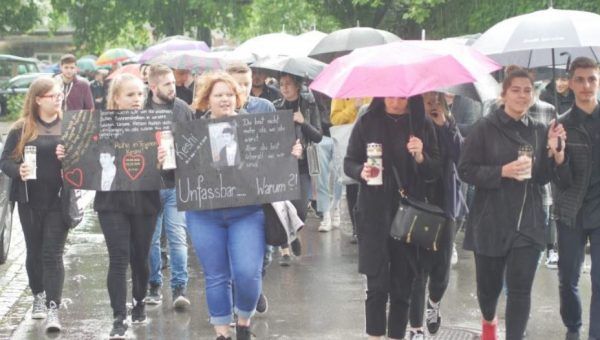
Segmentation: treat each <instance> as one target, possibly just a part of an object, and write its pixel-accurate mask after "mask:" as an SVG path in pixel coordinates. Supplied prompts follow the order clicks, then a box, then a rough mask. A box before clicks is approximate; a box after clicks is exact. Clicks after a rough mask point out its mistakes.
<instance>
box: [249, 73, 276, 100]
mask: <svg viewBox="0 0 600 340" xmlns="http://www.w3.org/2000/svg"><path fill="white" fill-rule="evenodd" d="M266 79H267V74H266V73H265V72H264V71H262V70H260V69H254V70H253V72H252V93H251V94H252V95H253V96H255V97H260V98H264V99H266V100H268V101H270V102H271V103H272V102H274V101H276V100H277V99H280V98H281V92H280V91H279V90H278V89H276V88H274V87H273V86H269V85H267V83H266V82H265V81H266Z"/></svg>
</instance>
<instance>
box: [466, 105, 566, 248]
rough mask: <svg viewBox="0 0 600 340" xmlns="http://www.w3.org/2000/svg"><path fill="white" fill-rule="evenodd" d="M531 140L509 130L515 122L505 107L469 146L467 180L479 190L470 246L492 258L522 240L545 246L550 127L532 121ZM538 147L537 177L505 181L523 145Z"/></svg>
mask: <svg viewBox="0 0 600 340" xmlns="http://www.w3.org/2000/svg"><path fill="white" fill-rule="evenodd" d="M527 119H528V126H527V129H528V130H529V131H530V132H531V137H530V138H528V139H527V140H525V139H524V138H523V137H521V136H520V135H519V134H518V133H517V132H516V131H514V130H513V129H509V128H508V126H509V125H508V124H511V122H512V123H514V120H513V119H512V118H510V117H509V116H508V115H507V114H506V113H505V112H504V107H503V106H502V107H501V108H499V109H498V110H496V111H495V112H493V113H491V114H489V115H487V116H485V117H484V118H482V119H481V120H480V121H479V122H478V123H477V124H476V125H475V126H474V127H473V129H472V130H471V132H470V133H469V136H467V138H466V139H465V142H464V144H463V149H462V154H461V157H460V162H459V168H458V170H459V175H460V177H461V179H462V180H463V181H465V182H467V183H469V184H472V185H474V186H475V198H474V199H473V204H472V206H471V209H470V213H469V217H468V219H467V225H466V234H465V240H464V248H465V249H468V250H473V251H475V253H477V254H481V255H486V256H504V255H506V254H507V253H508V251H509V250H510V249H511V248H512V246H513V244H514V241H515V240H516V239H517V238H518V237H522V238H524V239H527V240H528V241H529V242H528V243H530V244H537V245H540V246H543V245H544V244H545V242H544V236H545V233H544V213H543V208H542V187H543V185H544V184H546V183H548V182H549V181H550V179H551V176H552V166H553V164H554V162H553V160H552V159H551V158H548V156H547V149H546V145H547V128H546V126H545V125H544V124H542V123H540V122H538V121H536V120H534V119H531V118H530V117H527ZM524 144H530V145H532V146H533V148H534V150H535V153H534V166H533V170H532V178H531V179H529V180H526V181H523V182H520V181H516V180H514V179H509V178H503V177H502V166H503V165H504V164H507V163H510V162H512V161H514V160H516V159H517V157H518V149H519V147H520V146H521V145H524Z"/></svg>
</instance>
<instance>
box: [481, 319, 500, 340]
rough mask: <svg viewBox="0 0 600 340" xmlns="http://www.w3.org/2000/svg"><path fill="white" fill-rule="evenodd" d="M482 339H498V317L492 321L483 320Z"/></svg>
mask: <svg viewBox="0 0 600 340" xmlns="http://www.w3.org/2000/svg"><path fill="white" fill-rule="evenodd" d="M481 340H498V318H494V320H493V321H492V322H488V321H485V320H482V321H481Z"/></svg>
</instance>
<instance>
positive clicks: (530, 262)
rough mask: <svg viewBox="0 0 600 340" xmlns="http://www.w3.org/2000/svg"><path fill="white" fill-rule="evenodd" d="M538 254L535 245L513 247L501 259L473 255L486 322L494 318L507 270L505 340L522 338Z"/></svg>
mask: <svg viewBox="0 0 600 340" xmlns="http://www.w3.org/2000/svg"><path fill="white" fill-rule="evenodd" d="M540 252H541V251H540V250H539V249H537V248H536V247H534V246H527V247H518V248H513V249H511V250H510V252H509V253H508V255H506V256H504V257H490V256H484V255H480V254H475V270H476V276H477V299H478V300H479V308H480V309H481V314H483V318H484V319H485V320H487V321H492V320H493V319H494V318H495V317H496V307H497V305H498V298H499V297H500V293H501V292H502V287H503V286H504V278H505V274H504V273H505V271H506V288H507V298H506V313H505V317H506V340H515V339H518V340H520V339H523V333H524V332H525V329H526V328H527V321H528V320H529V310H530V308H531V287H532V286H533V279H534V277H535V271H536V269H537V265H538V260H539V257H540Z"/></svg>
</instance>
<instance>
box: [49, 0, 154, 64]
mask: <svg viewBox="0 0 600 340" xmlns="http://www.w3.org/2000/svg"><path fill="white" fill-rule="evenodd" d="M144 4H145V2H144V1H141V0H139V1H138V0H124V1H116V0H109V1H97V0H52V6H53V10H54V11H55V12H56V13H55V16H56V17H60V14H61V13H66V14H67V15H68V18H69V21H70V23H71V25H73V26H74V27H75V34H74V40H75V41H74V43H75V46H77V49H78V51H80V52H82V53H87V52H89V53H101V52H102V51H104V50H105V49H107V48H110V47H118V46H123V47H141V46H143V45H145V44H147V42H148V41H149V38H150V36H149V34H148V30H147V29H145V28H144V23H145V22H146V18H145V16H144V14H143V13H142V11H138V10H137V9H140V8H144ZM136 8H137V9H136Z"/></svg>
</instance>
